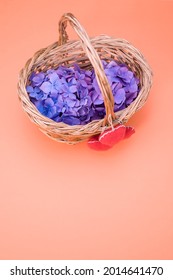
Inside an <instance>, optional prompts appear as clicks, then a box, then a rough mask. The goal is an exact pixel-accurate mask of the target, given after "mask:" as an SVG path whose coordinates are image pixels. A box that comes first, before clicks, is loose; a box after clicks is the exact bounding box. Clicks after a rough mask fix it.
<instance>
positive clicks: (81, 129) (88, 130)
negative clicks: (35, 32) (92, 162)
mask: <svg viewBox="0 0 173 280" xmlns="http://www.w3.org/2000/svg"><path fill="white" fill-rule="evenodd" d="M67 22H69V23H70V25H71V26H72V27H73V28H74V30H75V31H76V33H77V35H78V36H79V38H80V40H73V41H68V35H67V33H66V26H67ZM101 59H104V60H106V61H110V60H112V59H114V60H116V61H118V62H120V63H126V65H128V67H129V69H130V70H132V71H133V73H134V74H135V75H136V76H137V77H138V78H139V81H140V92H139V94H138V97H137V98H136V99H135V100H134V101H133V102H132V103H131V104H130V105H129V106H128V107H127V108H126V109H123V110H121V111H119V112H117V113H116V114H115V113H114V98H113V95H112V92H111V88H110V86H109V83H108V80H107V77H106V75H105V73H104V70H103V66H102V63H101ZM74 63H78V65H79V66H80V67H81V68H83V69H91V68H94V70H95V74H96V78H97V81H98V84H99V87H100V90H101V92H102V95H103V98H104V104H105V109H106V115H105V117H104V119H101V120H94V121H92V122H90V123H88V124H86V125H74V126H70V125H67V124H65V123H62V122H59V123H58V122H55V121H53V120H51V119H49V118H47V117H45V116H43V115H42V114H41V113H39V111H38V110H37V108H36V107H35V105H34V104H33V103H32V102H31V101H30V99H29V96H28V93H27V91H26V85H27V84H28V78H29V76H30V74H31V73H32V72H33V71H37V72H39V71H47V70H48V69H50V68H52V69H55V68H57V67H58V66H59V65H62V64H63V65H66V66H67V65H68V66H69V67H70V66H72V65H73V64H74ZM151 85H152V71H151V69H150V67H149V65H148V63H147V62H146V60H145V59H144V57H143V55H142V54H141V53H140V52H139V51H138V50H137V49H136V48H135V47H134V46H132V45H131V44H129V42H128V41H126V40H124V39H114V38H111V37H109V36H107V35H101V36H98V37H95V38H89V37H88V35H87V33H86V31H85V30H84V28H83V27H82V26H81V24H80V23H79V21H78V20H77V19H76V18H75V17H74V15H72V14H71V13H67V14H64V15H63V16H62V18H61V19H60V21H59V41H58V42H55V43H53V44H51V45H50V46H48V47H47V48H43V49H41V50H39V51H37V52H36V53H35V54H34V56H33V57H32V58H30V59H29V60H28V61H27V63H26V65H25V67H24V68H23V69H22V70H21V72H20V76H19V82H18V94H19V99H20V100H21V102H22V106H23V109H24V110H25V111H26V113H27V114H28V116H29V117H30V119H31V120H32V121H33V122H34V123H35V124H36V125H37V126H38V127H39V128H40V130H41V131H42V132H43V133H45V134H46V135H48V136H49V137H51V138H52V139H54V140H56V141H58V142H65V143H68V144H75V143H78V142H81V141H85V140H87V139H88V138H90V137H91V136H93V135H96V134H99V133H101V132H103V131H104V130H106V129H108V128H109V127H111V126H115V125H117V124H122V123H126V122H127V121H128V120H129V119H130V117H131V116H132V115H133V114H134V113H135V112H136V111H137V110H139V109H140V108H141V107H142V106H143V105H144V103H145V102H146V99H147V97H148V94H149V90H150V87H151Z"/></svg>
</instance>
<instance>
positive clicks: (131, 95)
mask: <svg viewBox="0 0 173 280" xmlns="http://www.w3.org/2000/svg"><path fill="white" fill-rule="evenodd" d="M102 63H103V67H104V71H105V74H106V76H107V78H108V81H109V84H110V86H111V89H112V93H113V96H114V102H115V103H114V111H115V112H117V111H119V110H123V109H125V108H126V107H127V106H129V105H130V104H131V102H133V101H134V99H135V98H136V97H137V95H138V93H139V80H138V79H137V78H136V77H135V75H134V74H133V72H132V71H130V70H129V69H128V67H127V66H126V65H125V64H118V63H117V62H116V61H113V60H112V61H110V62H106V61H104V60H103V61H102ZM29 80H30V84H29V85H28V86H27V87H26V90H27V92H28V94H29V97H30V99H31V101H32V102H33V103H34V104H35V106H36V107H37V109H38V110H39V111H40V113H41V114H43V115H44V116H46V117H48V118H51V119H53V120H54V121H56V122H64V123H66V124H69V125H79V124H82V125H83V124H87V123H89V122H90V121H92V120H98V119H102V118H104V116H105V113H106V112H105V106H104V100H103V96H102V94H101V91H100V88H99V85H98V82H97V79H96V75H95V72H94V70H84V69H81V68H80V67H79V65H77V64H75V65H74V67H69V68H68V67H66V66H59V67H58V68H57V69H49V70H48V71H46V72H45V73H43V72H40V73H35V72H33V73H32V74H31V76H30V79H29Z"/></svg>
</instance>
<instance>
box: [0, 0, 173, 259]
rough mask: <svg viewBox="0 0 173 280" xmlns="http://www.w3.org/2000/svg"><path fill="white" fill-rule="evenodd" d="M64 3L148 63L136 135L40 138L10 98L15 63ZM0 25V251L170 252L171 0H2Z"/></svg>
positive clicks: (42, 39) (33, 254) (57, 254)
mask: <svg viewBox="0 0 173 280" xmlns="http://www.w3.org/2000/svg"><path fill="white" fill-rule="evenodd" d="M69 11H70V12H72V13H74V14H75V15H76V17H77V18H78V19H79V20H80V21H81V23H82V24H83V25H84V27H85V28H86V30H87V32H88V34H89V35H90V36H96V35H99V34H108V35H110V36H114V37H123V38H126V39H127V40H129V41H130V42H131V43H132V44H134V45H135V46H136V47H137V48H139V49H140V50H141V52H142V53H143V54H144V55H145V57H146V58H147V60H148V61H149V63H150V65H151V67H152V68H153V72H154V85H153V87H152V90H151V95H150V97H149V99H148V102H147V103H146V105H145V106H144V108H143V109H142V110H141V111H139V112H138V113H136V114H135V116H134V117H133V118H132V119H131V120H130V121H129V124H131V125H133V126H135V128H136V134H135V135H134V136H133V137H132V138H131V139H129V140H127V141H124V142H122V143H120V144H118V145H117V146H115V147H114V148H113V149H112V150H109V151H107V152H103V153H101V152H100V153H99V152H95V151H92V150H89V149H88V148H87V145H86V143H82V144H78V145H76V146H67V145H63V144H59V143H56V142H54V141H52V140H50V139H49V138H48V137H46V136H45V135H44V134H42V133H41V132H40V131H39V130H38V128H37V127H36V126H35V125H34V124H32V123H31V122H30V120H29V119H28V117H27V116H26V115H25V114H24V112H23V110H22V108H21V104H20V103H19V101H18V98H17V89H16V84H17V80H18V73H19V70H20V69H21V68H22V67H23V66H24V64H25V62H26V60H27V59H28V58H29V57H31V56H32V55H33V54H34V52H35V51H37V50H38V49H40V48H42V47H45V46H47V45H49V44H51V43H53V42H54V41H56V40H57V39H58V20H59V19H60V17H61V15H62V14H63V13H64V12H69ZM0 28H1V52H0V56H1V59H0V61H1V67H0V72H1V73H0V80H1V83H0V85H1V109H0V114H1V138H0V141H1V151H0V161H1V169H0V170H1V182H0V258H1V259H173V175H172V173H173V172H172V166H173V129H172V117H173V114H172V112H173V86H172V80H173V71H172V63H173V32H172V30H173V1H159V0H158V1H153V0H152V1H148V2H147V1H131V0H126V1H116V0H107V1H98V0H95V1H94V0H87V1H85V2H83V1H79V0H76V1H72V0H69V1H57V0H51V1H45V0H36V1H35V0H30V1H21V0H13V1H10V0H2V1H1V2H0ZM68 31H69V34H70V37H71V38H72V37H73V38H74V37H75V34H74V32H73V31H72V30H71V29H70V28H68Z"/></svg>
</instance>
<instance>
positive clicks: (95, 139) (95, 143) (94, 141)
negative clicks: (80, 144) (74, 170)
mask: <svg viewBox="0 0 173 280" xmlns="http://www.w3.org/2000/svg"><path fill="white" fill-rule="evenodd" d="M99 136H100V135H99V134H98V135H95V136H92V137H91V138H90V139H89V141H88V146H89V147H90V148H91V149H93V150H97V151H106V150H108V149H110V148H111V147H110V146H107V145H104V144H102V143H101V142H100V141H99Z"/></svg>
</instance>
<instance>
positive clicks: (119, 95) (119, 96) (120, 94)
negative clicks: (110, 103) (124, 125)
mask: <svg viewBox="0 0 173 280" xmlns="http://www.w3.org/2000/svg"><path fill="white" fill-rule="evenodd" d="M125 99H126V93H125V90H124V89H123V88H120V89H118V90H117V91H116V93H115V103H116V104H122V103H123V102H124V101H125Z"/></svg>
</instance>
